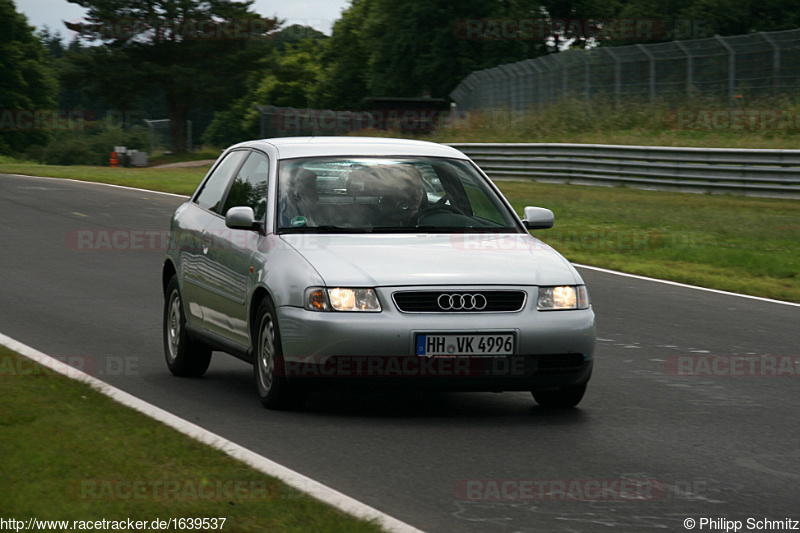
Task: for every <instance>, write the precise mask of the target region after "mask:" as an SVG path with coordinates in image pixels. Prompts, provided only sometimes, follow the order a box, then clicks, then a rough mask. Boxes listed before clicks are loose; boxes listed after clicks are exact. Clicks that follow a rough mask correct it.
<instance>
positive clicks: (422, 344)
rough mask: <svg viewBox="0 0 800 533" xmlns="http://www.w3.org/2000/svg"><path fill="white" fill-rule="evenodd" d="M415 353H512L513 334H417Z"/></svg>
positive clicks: (430, 354)
mask: <svg viewBox="0 0 800 533" xmlns="http://www.w3.org/2000/svg"><path fill="white" fill-rule="evenodd" d="M416 353H417V355H423V356H434V355H509V354H513V353H514V334H513V333H474V334H473V333H470V334H449V335H429V334H419V335H417V338H416Z"/></svg>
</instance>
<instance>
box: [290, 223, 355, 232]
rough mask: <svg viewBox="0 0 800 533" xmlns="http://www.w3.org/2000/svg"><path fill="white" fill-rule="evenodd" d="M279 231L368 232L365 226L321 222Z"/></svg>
mask: <svg viewBox="0 0 800 533" xmlns="http://www.w3.org/2000/svg"><path fill="white" fill-rule="evenodd" d="M278 231H279V233H368V232H369V231H370V230H369V229H367V228H347V227H343V226H334V225H331V224H323V225H321V226H298V227H292V228H280V229H279V230H278Z"/></svg>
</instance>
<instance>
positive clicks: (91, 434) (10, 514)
mask: <svg viewBox="0 0 800 533" xmlns="http://www.w3.org/2000/svg"><path fill="white" fill-rule="evenodd" d="M264 416H267V413H266V412H265V415H264ZM0 435H2V438H0V456H2V458H3V459H2V461H0V479H2V480H3V483H0V517H3V518H14V519H17V520H28V519H29V518H30V517H35V518H38V519H43V520H69V521H72V520H101V519H103V518H105V519H108V520H121V519H128V518H131V519H133V520H147V521H148V522H149V521H152V520H153V519H155V518H159V519H162V520H168V519H170V518H186V517H192V518H197V517H199V518H226V521H225V523H224V527H223V528H222V531H235V532H238V531H242V532H244V531H259V532H260V531H296V532H306V531H330V532H340V531H353V532H377V531H381V529H380V528H379V527H378V526H377V525H375V524H373V523H368V522H365V521H362V520H357V519H355V518H353V517H350V516H349V515H346V514H344V513H342V512H340V511H337V510H335V509H333V508H331V507H329V506H327V505H325V504H322V503H320V502H318V501H317V500H314V499H311V498H309V497H307V496H304V495H303V494H302V493H300V492H298V491H296V490H294V489H292V488H290V487H288V486H287V485H285V484H283V483H281V482H279V481H278V480H276V479H274V478H270V477H268V476H266V475H264V474H262V473H261V472H258V471H256V470H254V469H251V468H249V467H248V466H246V465H244V464H243V463H240V462H238V461H236V460H234V459H232V458H230V457H229V456H227V455H225V454H224V453H222V452H220V451H218V450H215V449H213V448H211V447H208V446H205V445H203V444H201V443H199V442H197V441H194V440H192V439H190V438H188V437H186V436H184V435H182V434H180V433H178V432H177V431H175V430H173V429H171V428H169V427H167V426H165V425H163V424H161V423H160V422H156V421H153V420H152V419H150V418H148V417H146V416H144V415H143V414H141V413H139V412H137V411H134V410H132V409H129V408H126V407H123V406H122V405H120V404H118V403H116V402H114V401H113V400H111V399H109V398H108V397H106V396H105V395H103V394H101V393H99V392H97V391H96V390H94V389H93V388H91V387H89V386H88V385H85V384H82V383H79V382H76V381H73V380H70V379H68V378H66V377H63V376H61V375H57V374H55V373H53V372H52V371H50V370H48V369H45V368H42V367H39V366H38V365H34V364H33V363H32V362H31V361H30V360H28V359H24V358H21V357H20V356H18V355H16V354H14V353H13V352H11V351H9V350H7V349H6V348H3V347H0ZM226 483H227V485H226ZM132 487H138V488H137V489H135V490H136V492H134V489H133V488H132ZM166 487H171V488H170V489H166ZM226 487H227V488H226ZM194 494H198V496H194ZM170 530H175V529H174V528H170Z"/></svg>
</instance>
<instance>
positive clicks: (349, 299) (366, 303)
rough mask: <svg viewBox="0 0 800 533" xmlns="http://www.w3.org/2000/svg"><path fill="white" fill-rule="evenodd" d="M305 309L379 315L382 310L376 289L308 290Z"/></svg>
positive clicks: (315, 288)
mask: <svg viewBox="0 0 800 533" xmlns="http://www.w3.org/2000/svg"><path fill="white" fill-rule="evenodd" d="M305 308H306V309H308V310H309V311H331V310H333V311H367V312H373V313H377V312H379V311H380V310H381V304H380V302H379V301H378V295H377V293H376V292H375V290H374V289H348V288H342V287H336V288H332V289H325V288H322V287H311V288H310V289H306V295H305Z"/></svg>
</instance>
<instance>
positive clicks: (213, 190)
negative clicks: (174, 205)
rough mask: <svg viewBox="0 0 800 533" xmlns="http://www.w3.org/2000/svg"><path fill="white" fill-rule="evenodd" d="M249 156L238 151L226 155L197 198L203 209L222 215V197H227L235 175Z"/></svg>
mask: <svg viewBox="0 0 800 533" xmlns="http://www.w3.org/2000/svg"><path fill="white" fill-rule="evenodd" d="M247 154H248V152H246V151H244V150H237V151H235V152H231V153H229V154H228V155H226V156H225V159H223V160H222V162H221V163H220V164H219V165H217V168H215V169H214V172H213V173H212V174H211V176H209V177H208V179H207V180H206V182H205V184H204V185H203V188H202V189H201V190H200V194H198V195H197V197H196V198H195V202H196V203H197V204H199V205H200V206H201V207H205V208H206V209H209V210H211V211H214V212H215V213H219V214H222V212H221V211H222V210H221V207H222V206H221V204H222V197H223V196H224V195H225V190H226V189H227V188H228V183H229V182H230V180H231V177H232V176H233V173H234V172H235V171H236V169H238V168H239V165H240V164H241V162H242V160H244V158H245V156H246V155H247Z"/></svg>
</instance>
